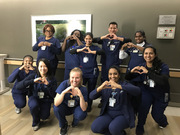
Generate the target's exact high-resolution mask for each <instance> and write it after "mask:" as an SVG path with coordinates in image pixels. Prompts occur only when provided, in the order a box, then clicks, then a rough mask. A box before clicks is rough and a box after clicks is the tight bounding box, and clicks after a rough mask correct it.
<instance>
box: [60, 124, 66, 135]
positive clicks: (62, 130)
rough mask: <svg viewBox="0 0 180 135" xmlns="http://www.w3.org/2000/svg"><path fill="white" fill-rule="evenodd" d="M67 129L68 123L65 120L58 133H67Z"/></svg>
mask: <svg viewBox="0 0 180 135" xmlns="http://www.w3.org/2000/svg"><path fill="white" fill-rule="evenodd" d="M67 131H68V123H67V122H66V124H65V125H64V127H62V128H61V130H60V135H67Z"/></svg>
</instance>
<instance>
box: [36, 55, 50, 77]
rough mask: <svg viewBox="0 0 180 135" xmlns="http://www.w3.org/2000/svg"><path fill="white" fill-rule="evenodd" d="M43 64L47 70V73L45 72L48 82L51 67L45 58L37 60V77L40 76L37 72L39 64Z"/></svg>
mask: <svg viewBox="0 0 180 135" xmlns="http://www.w3.org/2000/svg"><path fill="white" fill-rule="evenodd" d="M41 61H42V62H44V64H45V65H46V67H47V68H48V72H47V78H48V79H49V80H51V79H52V71H51V66H50V62H49V60H47V59H46V58H41V59H39V61H38V64H37V68H36V69H37V75H38V76H41V74H40V72H39V70H38V68H39V63H40V62H41Z"/></svg>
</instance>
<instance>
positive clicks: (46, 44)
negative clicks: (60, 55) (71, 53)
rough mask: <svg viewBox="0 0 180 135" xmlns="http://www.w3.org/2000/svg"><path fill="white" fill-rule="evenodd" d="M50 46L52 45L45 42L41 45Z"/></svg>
mask: <svg viewBox="0 0 180 135" xmlns="http://www.w3.org/2000/svg"><path fill="white" fill-rule="evenodd" d="M51 45H52V43H49V42H47V41H45V42H44V44H43V46H51Z"/></svg>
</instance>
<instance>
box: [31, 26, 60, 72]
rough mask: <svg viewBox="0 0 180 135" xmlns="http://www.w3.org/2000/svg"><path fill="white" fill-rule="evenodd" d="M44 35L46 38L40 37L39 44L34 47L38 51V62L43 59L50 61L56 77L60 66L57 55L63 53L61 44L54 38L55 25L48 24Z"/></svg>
mask: <svg viewBox="0 0 180 135" xmlns="http://www.w3.org/2000/svg"><path fill="white" fill-rule="evenodd" d="M43 33H44V35H45V36H40V37H39V38H38V40H37V43H36V44H35V45H34V46H33V51H38V55H37V62H38V61H39V59H41V58H46V59H48V60H49V61H50V65H51V69H52V72H53V74H54V75H55V73H56V69H57V65H58V58H57V56H56V55H59V54H60V53H61V46H60V42H59V40H58V39H56V38H54V37H53V35H54V33H55V29H54V26H53V25H51V24H46V25H45V26H44V28H43ZM36 64H37V63H36Z"/></svg>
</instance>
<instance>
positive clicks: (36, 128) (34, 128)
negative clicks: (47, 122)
mask: <svg viewBox="0 0 180 135" xmlns="http://www.w3.org/2000/svg"><path fill="white" fill-rule="evenodd" d="M32 128H33V130H34V131H37V130H38V129H39V123H38V124H37V125H36V126H34V127H32Z"/></svg>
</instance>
